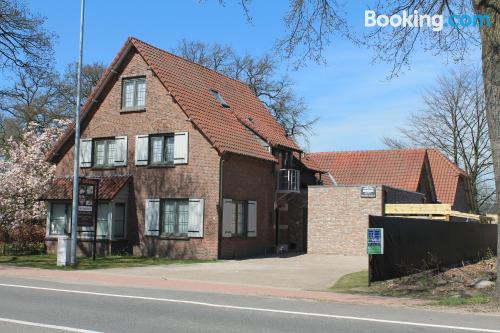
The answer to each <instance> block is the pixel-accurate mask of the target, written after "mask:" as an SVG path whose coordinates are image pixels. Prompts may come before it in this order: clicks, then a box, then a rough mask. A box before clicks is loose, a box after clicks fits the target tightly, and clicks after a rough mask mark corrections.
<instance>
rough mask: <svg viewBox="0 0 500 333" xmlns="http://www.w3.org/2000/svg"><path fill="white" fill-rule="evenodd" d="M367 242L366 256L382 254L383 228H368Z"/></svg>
mask: <svg viewBox="0 0 500 333" xmlns="http://www.w3.org/2000/svg"><path fill="white" fill-rule="evenodd" d="M367 240H368V243H367V246H366V252H367V253H368V254H384V229H383V228H368V238H367Z"/></svg>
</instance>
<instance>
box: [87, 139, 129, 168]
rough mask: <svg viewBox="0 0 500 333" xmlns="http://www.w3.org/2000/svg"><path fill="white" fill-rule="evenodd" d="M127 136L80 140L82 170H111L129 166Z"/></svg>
mask: <svg viewBox="0 0 500 333" xmlns="http://www.w3.org/2000/svg"><path fill="white" fill-rule="evenodd" d="M127 146H128V140H127V137H126V136H116V137H114V138H102V139H98V138H94V139H82V140H80V167H81V168H90V167H93V168H110V167H117V166H126V165H127V156H128V150H127Z"/></svg>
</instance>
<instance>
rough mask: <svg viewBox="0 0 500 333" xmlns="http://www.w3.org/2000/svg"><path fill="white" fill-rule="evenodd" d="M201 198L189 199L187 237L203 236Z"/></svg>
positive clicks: (203, 204)
mask: <svg viewBox="0 0 500 333" xmlns="http://www.w3.org/2000/svg"><path fill="white" fill-rule="evenodd" d="M204 206H205V202H204V200H203V199H189V225H188V236H189V237H203V211H204V209H203V208H204Z"/></svg>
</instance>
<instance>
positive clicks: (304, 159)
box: [293, 152, 328, 173]
mask: <svg viewBox="0 0 500 333" xmlns="http://www.w3.org/2000/svg"><path fill="white" fill-rule="evenodd" d="M293 156H294V157H295V158H296V159H297V160H298V161H299V163H301V164H302V165H303V166H304V167H305V168H307V169H309V170H312V171H316V172H319V173H327V172H328V171H327V170H325V169H322V168H321V167H320V166H319V165H318V164H317V163H316V162H315V161H314V160H313V159H312V158H311V157H309V154H302V156H301V154H300V153H297V152H295V153H293Z"/></svg>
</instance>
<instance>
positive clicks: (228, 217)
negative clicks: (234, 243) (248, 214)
mask: <svg viewBox="0 0 500 333" xmlns="http://www.w3.org/2000/svg"><path fill="white" fill-rule="evenodd" d="M223 202H224V204H223V207H222V237H231V236H232V235H233V232H234V230H233V200H231V199H223Z"/></svg>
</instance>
